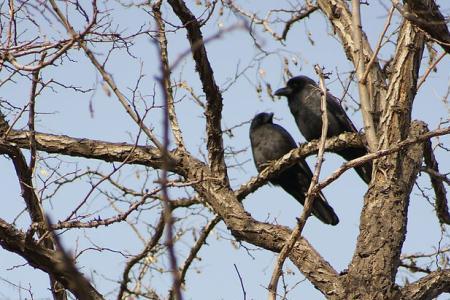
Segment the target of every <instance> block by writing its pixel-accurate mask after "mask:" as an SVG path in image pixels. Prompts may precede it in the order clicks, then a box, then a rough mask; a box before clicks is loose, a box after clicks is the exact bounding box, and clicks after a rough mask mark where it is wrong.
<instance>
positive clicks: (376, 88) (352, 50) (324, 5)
mask: <svg viewBox="0 0 450 300" xmlns="http://www.w3.org/2000/svg"><path fill="white" fill-rule="evenodd" d="M317 5H318V6H319V8H320V10H322V12H323V13H324V14H325V15H326V17H327V18H328V19H329V20H330V22H331V24H332V26H333V29H334V31H335V32H336V33H337V35H338V36H339V38H340V40H341V42H342V45H343V48H344V51H345V53H346V55H347V58H348V59H349V60H350V61H351V62H352V63H353V65H354V66H355V68H357V66H358V61H359V58H358V55H362V56H363V58H362V60H363V61H364V62H365V61H370V60H371V58H372V59H373V57H374V54H373V51H372V49H371V47H370V43H369V41H368V39H367V36H366V35H365V33H364V32H361V46H360V47H361V48H362V51H358V43H357V42H356V41H355V40H354V38H353V36H352V34H351V32H352V26H353V25H352V24H353V17H352V14H351V12H350V9H349V8H348V5H347V3H346V2H345V1H343V0H317ZM370 67H371V68H370V69H368V70H369V71H366V72H368V74H367V86H368V88H369V99H371V101H372V103H371V107H370V110H369V112H370V113H371V114H372V118H373V123H374V126H375V129H378V126H379V124H378V123H379V118H380V116H381V112H382V111H383V109H384V107H385V101H386V90H387V85H386V75H385V74H384V73H383V71H382V68H381V66H380V64H379V62H378V59H376V58H375V59H373V63H372V64H371V66H370Z"/></svg>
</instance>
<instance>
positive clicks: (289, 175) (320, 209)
mask: <svg viewBox="0 0 450 300" xmlns="http://www.w3.org/2000/svg"><path fill="white" fill-rule="evenodd" d="M250 142H251V145H252V153H253V160H254V162H255V165H256V169H257V170H258V172H261V171H262V170H263V169H264V168H265V167H267V166H268V165H269V164H270V163H271V162H272V161H276V160H278V159H280V158H281V157H282V156H283V155H285V154H286V153H288V152H289V151H290V150H292V149H295V148H297V144H296V143H295V141H294V139H293V138H292V136H291V135H290V134H289V133H288V132H287V131H286V130H285V129H284V128H283V127H281V126H280V125H277V124H274V123H273V113H260V114H257V115H256V116H255V117H254V118H253V120H252V123H251V125H250ZM312 177H313V174H312V172H311V169H310V168H309V166H308V164H307V163H306V161H305V160H304V159H301V160H300V161H299V162H297V163H295V164H294V165H292V166H290V167H288V168H286V169H285V170H284V171H282V172H281V173H279V174H278V175H276V176H274V177H272V178H270V180H269V181H270V182H271V183H272V184H274V185H278V186H281V187H282V188H283V189H284V190H285V191H286V192H288V193H289V194H290V195H291V196H292V197H294V198H295V199H296V200H297V201H298V202H300V203H301V204H302V205H304V204H305V195H306V193H307V192H308V188H309V185H310V184H311V179H312ZM312 214H313V215H314V216H316V217H317V218H318V219H319V220H321V221H322V222H323V223H325V224H330V225H336V224H338V223H339V218H338V216H337V215H336V214H335V212H334V210H333V208H332V207H331V206H330V205H329V204H328V202H327V200H326V199H325V197H324V195H323V194H322V193H319V194H318V195H317V197H316V198H315V199H314V202H313V208H312Z"/></svg>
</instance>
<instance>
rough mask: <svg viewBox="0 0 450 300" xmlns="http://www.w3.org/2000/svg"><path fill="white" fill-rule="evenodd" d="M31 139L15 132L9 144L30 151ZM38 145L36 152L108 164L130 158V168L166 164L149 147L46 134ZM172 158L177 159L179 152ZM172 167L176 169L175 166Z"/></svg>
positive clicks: (36, 136) (159, 154)
mask: <svg viewBox="0 0 450 300" xmlns="http://www.w3.org/2000/svg"><path fill="white" fill-rule="evenodd" d="M1 133H3V132H1ZM29 136H30V132H28V131H15V130H11V131H10V132H9V134H8V137H7V141H8V142H10V143H14V144H15V145H17V146H18V147H20V148H23V149H29V147H30V145H29ZM35 141H36V149H37V150H39V151H44V152H47V153H58V154H62V155H68V156H74V157H84V158H90V159H99V160H103V161H105V162H122V161H125V160H126V159H127V158H128V162H129V163H130V164H138V165H146V166H149V167H153V168H155V169H161V168H162V164H163V160H162V156H161V153H160V151H159V150H158V149H156V148H154V147H149V146H136V145H132V144H127V143H111V142H104V141H99V140H91V139H84V138H80V139H79V138H73V137H69V136H66V135H53V134H46V133H36V134H35ZM172 154H173V155H175V152H172ZM171 166H172V167H174V166H175V163H174V164H173V165H171Z"/></svg>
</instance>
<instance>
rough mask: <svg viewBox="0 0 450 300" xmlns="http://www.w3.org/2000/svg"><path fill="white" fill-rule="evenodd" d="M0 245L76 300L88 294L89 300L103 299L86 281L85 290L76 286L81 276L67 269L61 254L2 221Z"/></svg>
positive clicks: (0, 222)
mask: <svg viewBox="0 0 450 300" xmlns="http://www.w3.org/2000/svg"><path fill="white" fill-rule="evenodd" d="M0 245H1V246H2V247H3V248H4V249H6V250H8V251H11V252H14V253H17V254H18V255H20V256H22V257H23V258H24V259H25V260H26V261H27V262H28V263H29V264H30V265H31V266H33V267H35V268H38V269H40V270H42V271H44V272H46V273H48V274H51V275H52V276H54V277H55V278H56V279H57V280H58V282H60V283H61V284H62V285H63V286H64V287H65V288H67V289H68V290H69V291H70V292H72V293H73V294H74V295H75V296H76V297H77V298H79V299H86V298H83V296H84V295H86V294H88V295H90V297H89V299H96V300H103V299H104V298H103V297H102V296H101V294H100V293H99V292H98V291H97V290H96V289H95V288H94V287H93V286H92V285H90V284H89V283H88V281H87V280H86V279H84V280H85V282H86V287H87V290H83V287H81V286H77V284H76V283H77V282H78V278H80V276H83V275H82V274H80V273H79V272H76V271H74V270H73V269H70V268H68V267H67V264H66V263H64V262H63V258H62V255H61V253H59V252H58V251H55V250H51V249H48V248H46V247H45V246H42V245H40V244H38V243H37V242H36V241H35V240H33V239H31V238H29V237H27V236H26V235H25V234H24V233H23V232H21V231H19V230H17V229H15V228H14V227H13V226H11V225H9V224H8V223H7V222H5V221H4V220H2V219H0Z"/></svg>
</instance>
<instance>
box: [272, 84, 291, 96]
mask: <svg viewBox="0 0 450 300" xmlns="http://www.w3.org/2000/svg"><path fill="white" fill-rule="evenodd" d="M291 93H292V89H291V88H290V87H288V86H287V87H284V88H281V89H278V90H276V91H275V94H274V95H275V96H286V97H287V96H289V95H290V94H291Z"/></svg>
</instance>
